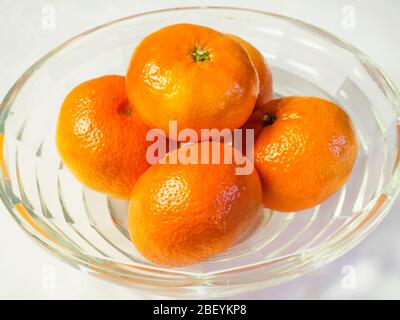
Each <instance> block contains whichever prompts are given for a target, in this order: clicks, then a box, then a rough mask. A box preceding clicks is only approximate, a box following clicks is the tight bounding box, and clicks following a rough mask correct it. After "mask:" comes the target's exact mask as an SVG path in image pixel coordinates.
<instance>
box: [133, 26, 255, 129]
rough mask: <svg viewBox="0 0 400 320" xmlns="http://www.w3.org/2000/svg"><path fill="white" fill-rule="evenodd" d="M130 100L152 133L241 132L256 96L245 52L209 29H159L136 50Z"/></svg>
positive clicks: (253, 74) (228, 38) (195, 27)
mask: <svg viewBox="0 0 400 320" xmlns="http://www.w3.org/2000/svg"><path fill="white" fill-rule="evenodd" d="M126 88H127V93H128V97H129V100H130V101H131V102H132V103H133V104H134V105H135V108H136V110H137V112H138V114H139V115H140V117H141V118H142V120H143V121H144V122H145V123H146V124H147V125H148V126H149V127H151V128H160V129H163V130H164V131H165V132H166V133H168V128H169V122H170V121H177V125H178V130H181V129H186V128H190V129H194V130H196V131H197V133H198V134H199V133H200V130H201V129H213V128H216V129H219V130H221V129H225V128H227V129H234V128H240V127H241V126H242V125H243V124H244V123H245V122H246V120H247V119H248V117H249V116H250V115H251V113H252V111H253V108H254V105H255V102H256V99H257V95H258V92H259V83H258V76H257V72H256V70H255V67H254V65H253V63H252V62H251V60H250V58H249V56H248V54H247V53H246V50H245V49H244V48H243V47H242V46H241V45H240V44H239V43H238V42H237V41H235V40H233V39H232V38H231V37H229V36H227V35H225V34H222V33H220V32H218V31H215V30H213V29H211V28H208V27H203V26H198V25H192V24H177V25H171V26H168V27H165V28H162V29H160V30H158V31H156V32H154V33H152V34H150V35H149V36H147V37H146V38H144V39H143V40H142V41H141V43H140V44H139V45H138V46H137V47H136V49H135V51H134V53H133V55H132V58H131V62H130V65H129V68H128V72H127V75H126Z"/></svg>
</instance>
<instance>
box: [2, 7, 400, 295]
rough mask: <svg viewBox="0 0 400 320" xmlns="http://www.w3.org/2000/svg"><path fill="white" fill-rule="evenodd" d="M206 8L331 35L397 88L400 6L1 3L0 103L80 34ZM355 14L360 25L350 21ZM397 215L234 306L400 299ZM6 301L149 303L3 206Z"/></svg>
mask: <svg viewBox="0 0 400 320" xmlns="http://www.w3.org/2000/svg"><path fill="white" fill-rule="evenodd" d="M207 4H208V5H221V6H222V5H227V6H236V7H248V8H254V9H259V10H265V11H271V12H276V13H281V14H284V15H288V16H292V17H296V18H298V19H301V20H304V21H306V22H309V23H312V24H314V25H317V26H319V27H322V28H324V29H327V30H328V31H331V32H333V33H334V34H336V35H338V36H340V37H342V38H344V39H346V40H348V41H350V42H351V43H353V44H354V45H356V46H357V47H359V48H360V49H361V50H363V51H364V52H365V53H367V54H368V55H369V56H370V57H372V58H373V59H374V60H375V61H376V62H377V63H378V64H379V65H380V66H381V67H382V68H383V69H384V70H385V71H386V73H387V74H388V75H389V76H390V77H391V78H392V79H393V80H394V82H395V84H396V85H397V86H400V65H399V60H398V58H399V51H400V42H399V36H398V32H399V30H400V19H399V18H398V16H399V14H400V2H399V1H398V0H381V1H376V0H363V1H361V0H359V1H355V0H345V1H341V0H339V1H332V0H329V1H328V0H323V1H321V0H318V1H317V0H304V1H301V0H297V1H293V0H292V1H288V0H269V1H255V0H254V1H252V0H247V1H244V2H243V1H237V0H236V1H235V0H231V1H229V0H226V1H200V0H197V1H188V0H186V1H184V0H182V1H166V0H162V1H161V0H159V1H138V0H136V1H134V0H114V1H107V0H96V1H94V0H90V1H89V0H86V1H75V0H74V1H71V0H70V1H55V0H47V1H42V0H30V1H28V0H26V1H15V0H0V43H1V50H0V97H1V98H2V97H3V96H4V95H5V94H6V92H7V90H8V89H9V88H10V87H11V86H12V84H13V83H14V81H15V80H16V79H17V78H18V77H19V76H20V75H21V73H22V72H23V71H24V70H25V69H27V68H28V67H29V66H30V65H31V64H32V63H33V62H34V61H36V60H37V59H38V58H40V57H41V56H42V55H43V54H44V53H46V52H47V51H48V50H50V49H52V48H53V47H55V46H56V45H58V44H60V43H61V42H63V41H65V40H67V39H69V38H70V37H72V36H74V35H76V34H78V33H80V32H82V31H85V30H87V29H89V28H91V27H94V26H96V25H98V24H101V23H104V22H108V21H110V20H114V19H116V18H119V17H123V16H128V15H132V14H135V13H139V12H144V11H149V10H154V9H161V8H167V7H176V6H183V5H186V6H190V5H207ZM353 10H354V11H353ZM353 12H354V14H355V16H353V17H354V18H355V19H351V18H352V13H353ZM53 13H54V17H55V19H54V20H53V19H52V14H53ZM352 27H354V29H353V28H352ZM399 209H400V202H399V201H397V202H396V204H395V205H394V207H393V209H392V210H391V212H390V214H389V215H388V217H387V218H386V219H385V220H384V221H383V223H382V224H381V225H380V226H379V227H378V229H377V230H376V231H375V232H374V233H373V234H372V235H371V236H370V237H369V238H367V239H366V240H365V241H364V242H362V243H361V244H360V245H359V246H358V247H357V248H355V249H353V250H352V251H351V252H350V253H348V254H346V255H345V256H343V257H341V258H340V259H338V260H336V261H335V262H333V263H331V264H329V265H327V266H324V267H322V268H320V269H317V270H316V271H314V272H312V273H310V274H308V275H306V276H304V277H302V278H300V279H297V280H294V281H292V282H289V283H286V284H283V285H280V286H277V287H274V288H269V289H265V290H260V291H256V292H252V293H248V294H243V295H240V296H235V297H234V298H243V299H273V298H276V299H319V298H322V299H329V298H333V299H336V298H339V299H340V298H342V299H347V298H361V299H364V298H369V299H381V298H386V299H393V298H397V299H400V250H399V249H398V248H399V247H400V232H399V231H398V230H399V226H400V218H399V214H398V213H399ZM0 298H3V299H6V298H22V299H33V298H39V299H41V298H43V299H47V298H56V299H72V298H74V299H113V298H117V299H148V298H151V297H149V296H145V295H143V294H141V293H138V292H136V291H134V290H132V289H130V288H126V287H122V286H119V285H116V284H112V283H109V282H106V281H103V280H99V279H96V278H94V277H91V276H88V275H86V274H84V273H82V272H78V271H76V270H75V269H73V268H71V267H70V266H68V265H66V264H64V263H63V262H61V261H59V260H58V259H56V258H55V257H53V256H51V255H49V254H48V253H46V252H45V251H43V250H42V249H41V248H39V247H38V246H37V245H36V244H34V243H33V242H32V241H31V240H30V239H29V238H28V237H27V236H26V235H25V234H24V233H23V232H22V231H21V230H20V229H19V228H18V227H17V225H16V224H15V223H14V221H13V220H12V218H11V216H10V215H9V214H8V213H7V211H6V210H5V208H4V206H3V205H2V204H0Z"/></svg>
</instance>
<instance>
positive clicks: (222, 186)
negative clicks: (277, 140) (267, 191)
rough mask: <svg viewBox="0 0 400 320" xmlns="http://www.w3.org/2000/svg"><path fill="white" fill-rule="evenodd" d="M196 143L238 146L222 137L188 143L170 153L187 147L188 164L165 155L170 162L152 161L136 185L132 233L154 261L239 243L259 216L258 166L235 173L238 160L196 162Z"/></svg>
mask: <svg viewBox="0 0 400 320" xmlns="http://www.w3.org/2000/svg"><path fill="white" fill-rule="evenodd" d="M216 144H217V145H216ZM200 145H201V146H200ZM198 146H200V147H203V146H205V147H209V148H210V151H211V150H212V148H214V147H217V148H218V149H219V150H220V153H221V154H224V152H237V151H235V150H234V149H233V148H232V147H229V146H227V145H225V144H222V143H219V142H202V143H200V144H192V145H187V146H184V147H181V148H179V149H177V150H175V151H173V153H171V154H169V155H168V156H167V157H171V158H174V156H176V153H178V152H184V153H185V154H189V155H190V159H191V161H190V164H180V163H177V164H170V163H169V161H168V159H167V161H166V164H156V165H154V166H152V167H150V168H149V169H148V170H147V171H146V172H145V173H144V174H143V175H142V176H141V177H140V179H139V180H138V181H137V183H136V184H135V186H134V189H133V192H132V195H131V198H130V202H129V215H128V227H129V233H130V237H131V240H132V242H133V244H134V245H135V246H136V248H137V249H138V250H139V252H140V253H141V254H142V255H143V256H144V257H145V258H147V259H149V260H150V261H152V262H153V263H155V264H158V265H162V266H170V267H181V266H185V265H190V264H194V263H198V262H202V261H205V260H207V259H208V258H210V257H213V256H215V255H217V254H218V253H221V252H222V251H224V250H226V249H228V248H229V247H230V246H231V245H233V244H235V242H237V241H238V240H239V239H240V238H241V237H242V236H243V235H244V234H246V232H247V231H248V230H249V228H250V229H251V228H253V227H254V223H255V221H256V220H257V221H259V219H257V218H258V213H260V209H261V183H260V180H259V177H258V174H257V172H256V171H255V170H254V169H253V171H252V173H251V174H250V175H237V174H236V173H235V167H236V165H235V164H224V163H222V164H211V161H210V164H197V163H196V164H193V159H198V158H197V155H195V151H194V149H195V148H197V147H198ZM174 153H175V154H174ZM210 153H211V152H210Z"/></svg>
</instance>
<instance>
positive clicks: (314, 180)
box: [254, 97, 357, 211]
mask: <svg viewBox="0 0 400 320" xmlns="http://www.w3.org/2000/svg"><path fill="white" fill-rule="evenodd" d="M263 110H264V116H262V117H260V121H262V122H263V126H264V128H263V129H262V130H261V132H260V133H259V135H258V138H257V140H256V143H255V150H254V157H255V166H256V168H257V171H258V173H259V174H260V177H261V180H262V184H263V203H264V205H265V206H266V207H268V208H271V209H274V210H279V211H298V210H302V209H306V208H310V207H313V206H315V205H317V204H319V203H321V202H322V201H324V200H325V199H326V198H328V197H329V196H330V195H331V194H333V193H334V192H335V191H337V190H338V189H339V188H340V187H341V186H342V185H343V184H344V183H345V182H346V180H347V179H348V177H349V175H350V173H351V170H352V168H353V165H354V162H355V159H356V156H357V140H356V134H355V131H354V129H353V126H352V123H351V121H350V119H349V117H348V115H347V114H346V113H345V112H344V111H343V110H342V109H341V108H340V107H339V106H337V105H336V104H334V103H332V102H329V101H327V100H324V99H320V98H314V97H287V98H282V99H277V100H273V101H271V102H270V103H269V104H267V105H266V106H264V108H263Z"/></svg>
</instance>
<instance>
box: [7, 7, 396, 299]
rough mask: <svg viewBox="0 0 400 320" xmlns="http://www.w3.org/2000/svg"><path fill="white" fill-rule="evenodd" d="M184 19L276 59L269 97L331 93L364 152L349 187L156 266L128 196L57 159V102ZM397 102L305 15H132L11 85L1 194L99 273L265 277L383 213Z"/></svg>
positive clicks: (358, 59)
mask: <svg viewBox="0 0 400 320" xmlns="http://www.w3.org/2000/svg"><path fill="white" fill-rule="evenodd" d="M181 22H189V23H194V24H201V25H207V26H210V27H213V28H215V29H217V30H220V31H222V32H226V33H232V34H237V35H239V36H241V37H243V38H245V39H246V40H248V41H249V42H251V43H253V44H254V45H255V46H256V47H257V48H258V49H259V50H260V51H261V52H262V53H263V54H264V55H265V58H266V59H267V61H268V63H269V64H270V66H271V68H272V72H273V77H274V91H275V96H287V95H311V96H319V97H323V98H327V99H330V100H333V101H336V102H337V103H338V104H340V105H341V106H342V107H343V108H344V109H345V110H346V111H347V112H348V114H349V115H350V117H351V119H352V121H353V122H354V125H355V127H356V130H357V134H358V141H359V145H360V146H359V147H360V148H359V149H360V151H359V154H358V158H357V161H356V164H355V167H354V170H353V172H352V175H351V177H350V179H349V180H348V182H347V183H346V185H345V186H343V188H341V190H339V191H338V192H337V193H335V194H334V195H333V196H331V197H330V198H329V199H328V200H327V201H325V202H324V203H322V204H321V205H319V206H317V207H315V208H312V209H309V210H305V211H303V212H300V213H296V214H282V213H279V212H272V211H270V210H264V212H263V216H262V223H261V224H260V226H259V227H258V229H257V230H255V232H254V233H253V234H251V235H250V236H248V237H244V238H243V239H242V240H241V241H240V242H239V243H237V244H236V245H234V246H233V247H232V248H230V249H229V250H228V251H226V252H224V253H222V254H221V255H219V256H217V257H214V258H213V259H211V260H209V261H206V262H204V263H201V264H197V265H192V266H189V267H185V268H175V269H173V268H162V267H158V266H156V265H153V264H152V263H151V262H149V261H147V260H145V259H144V258H143V257H142V256H141V255H140V254H139V253H138V252H137V251H136V249H135V247H134V246H133V245H132V244H131V242H130V241H129V238H128V234H127V217H126V216H127V214H126V213H127V203H126V202H124V201H120V200H115V199H112V198H109V197H107V196H105V195H104V194H99V193H96V192H94V191H92V190H90V189H88V188H86V187H85V186H83V185H82V184H80V183H79V182H78V181H77V180H76V179H75V178H74V177H73V176H72V175H71V173H70V172H69V171H68V170H67V169H66V168H65V167H64V166H63V164H62V161H61V159H60V157H59V155H58V153H57V151H56V148H55V139H54V137H55V124H56V119H57V114H58V111H59V108H60V106H61V103H62V101H63V99H64V97H65V96H66V94H67V93H68V92H69V91H70V90H71V89H72V88H73V87H74V86H75V85H77V84H78V83H79V82H82V81H84V80H87V79H90V78H93V77H98V76H101V75H104V74H124V73H125V70H126V68H127V65H128V62H129V59H130V56H131V53H132V50H133V49H134V48H135V46H136V45H137V44H138V42H139V41H140V40H141V39H142V38H143V37H144V36H146V35H147V34H149V33H151V32H153V31H155V30H156V29H159V28H161V27H163V26H166V25H170V24H175V23H181ZM399 103H400V98H399V93H398V91H397V90H396V89H395V88H394V86H393V84H392V83H391V81H390V80H389V79H388V78H387V77H386V76H385V75H384V74H383V73H382V71H381V70H380V69H379V68H378V67H377V66H376V65H375V64H374V63H373V62H371V60H370V59H369V58H368V57H366V56H365V55H364V54H363V53H361V52H360V51H359V50H358V49H356V48H354V47H353V46H352V45H350V44H348V43H346V42H344V41H342V40H340V39H338V38H336V37H335V36H333V35H331V34H329V33H327V32H325V31H323V30H321V29H318V28H316V27H314V26H311V25H308V24H305V23H303V22H301V21H298V20H295V19H292V18H288V17H284V16H279V15H275V14H270V13H266V12H259V11H255V10H247V9H237V8H221V7H199V8H179V9H169V10H161V11H155V12H149V13H145V14H140V15H135V16H132V17H127V18H123V19H120V20H117V21H114V22H111V23H108V24H105V25H102V26H99V27H97V28H95V29H92V30H90V31H87V32H85V33H83V34H81V35H79V36H77V37H75V38H73V39H71V40H69V41H67V42H66V43H64V44H62V45H61V46H59V47H57V48H56V49H54V50H52V51H51V52H49V53H48V54H47V55H45V56H44V57H43V58H42V59H40V60H39V61H38V62H36V63H35V64H34V65H33V66H32V67H31V68H29V69H28V70H27V71H26V72H25V73H24V74H23V75H22V76H21V78H20V79H19V80H18V81H17V82H16V83H15V85H14V86H13V87H12V88H11V90H10V91H9V93H8V94H7V96H6V97H5V99H4V101H3V103H2V105H1V114H0V130H1V131H0V132H1V134H0V142H1V144H0V146H1V147H2V153H1V154H2V157H1V158H0V160H1V161H0V165H1V171H2V175H1V178H0V180H1V181H0V184H1V188H0V195H1V198H2V200H3V202H4V204H5V206H6V207H7V208H8V210H9V212H10V213H11V214H12V216H13V217H14V218H15V220H16V221H17V223H18V224H19V225H20V226H21V227H22V229H23V230H24V231H25V232H26V233H27V234H28V235H29V236H30V237H31V238H32V239H33V240H35V241H36V242H37V243H39V244H40V245H41V246H43V247H45V248H46V249H47V250H49V251H50V252H52V253H54V254H55V255H56V256H58V257H60V258H62V259H63V260H65V261H66V262H68V263H69V264H71V265H73V266H75V267H77V268H79V269H81V270H86V271H89V272H90V273H93V274H96V275H101V276H102V277H103V278H106V279H109V280H113V281H114V280H115V281H119V282H121V283H124V284H127V285H131V286H132V287H135V288H137V289H142V290H146V291H147V292H150V293H153V294H156V295H168V296H175V297H178V296H182V297H186V298H187V297H221V296H226V295H231V294H235V293H240V292H244V291H248V290H252V289H256V288H262V287H267V286H271V285H274V284H277V283H280V282H283V281H287V280H289V279H293V278H296V277H298V276H300V275H302V274H304V273H306V272H307V271H309V270H311V269H313V268H315V267H316V266H320V265H321V264H324V263H327V262H329V261H331V260H333V259H335V258H336V257H338V256H339V255H341V254H343V253H344V252H346V251H348V250H349V249H350V248H352V247H354V246H355V245H356V244H357V243H358V242H360V241H361V240H362V239H363V238H365V237H366V236H367V235H368V234H369V232H370V231H371V230H372V229H374V227H376V225H377V224H378V223H379V222H380V221H381V220H382V219H383V217H384V216H385V214H386V213H387V211H388V209H389V208H390V206H391V205H392V203H393V200H394V198H395V197H396V196H397V194H398V190H399V162H398V160H399V145H398V124H397V121H398V120H397V119H398V117H399ZM155 116H156V115H155ZM316 134H318V132H316Z"/></svg>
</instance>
